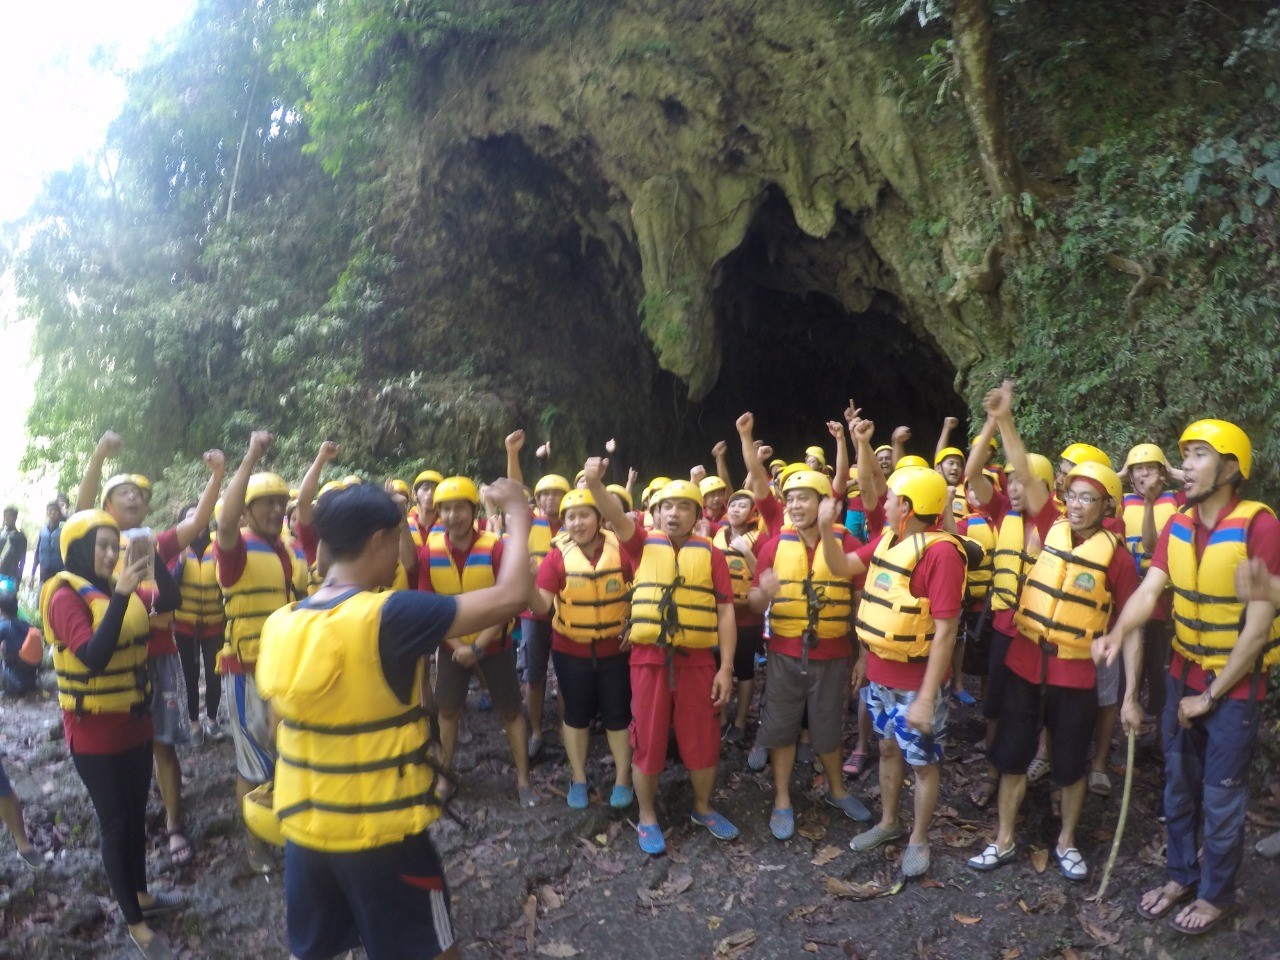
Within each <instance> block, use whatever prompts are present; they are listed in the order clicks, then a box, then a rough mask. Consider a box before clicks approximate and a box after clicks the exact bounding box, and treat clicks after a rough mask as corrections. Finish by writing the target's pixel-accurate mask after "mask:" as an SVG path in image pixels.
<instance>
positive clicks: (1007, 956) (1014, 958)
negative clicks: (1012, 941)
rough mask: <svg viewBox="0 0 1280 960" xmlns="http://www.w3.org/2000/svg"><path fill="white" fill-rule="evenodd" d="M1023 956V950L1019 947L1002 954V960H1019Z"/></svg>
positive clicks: (1011, 948)
mask: <svg viewBox="0 0 1280 960" xmlns="http://www.w3.org/2000/svg"><path fill="white" fill-rule="evenodd" d="M1020 956H1022V950H1020V949H1019V948H1018V947H1009V948H1008V949H1007V950H1005V951H1004V953H1002V954H1000V960H1018V958H1019V957H1020Z"/></svg>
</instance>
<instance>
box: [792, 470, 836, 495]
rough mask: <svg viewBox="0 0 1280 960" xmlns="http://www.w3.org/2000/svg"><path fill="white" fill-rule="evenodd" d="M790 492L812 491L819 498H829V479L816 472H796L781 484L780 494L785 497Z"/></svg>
mask: <svg viewBox="0 0 1280 960" xmlns="http://www.w3.org/2000/svg"><path fill="white" fill-rule="evenodd" d="M792 490H812V491H813V492H814V493H816V494H817V495H818V496H819V497H829V496H831V479H830V478H829V477H828V476H827V475H826V474H825V473H820V472H819V471H817V470H809V469H807V468H806V469H804V470H797V471H795V472H794V473H793V474H791V475H790V476H789V477H787V479H786V481H785V482H784V483H783V484H782V493H783V495H784V496H785V495H786V494H788V493H790V492H791V491H792Z"/></svg>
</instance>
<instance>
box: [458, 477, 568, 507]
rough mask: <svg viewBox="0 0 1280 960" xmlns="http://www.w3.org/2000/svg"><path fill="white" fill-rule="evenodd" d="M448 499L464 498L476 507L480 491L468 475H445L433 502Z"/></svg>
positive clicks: (478, 503)
mask: <svg viewBox="0 0 1280 960" xmlns="http://www.w3.org/2000/svg"><path fill="white" fill-rule="evenodd" d="M561 479H563V478H561ZM450 500H465V501H467V503H470V504H472V505H474V506H477V507H478V506H480V491H479V490H477V489H476V485H475V484H474V483H473V482H472V481H471V479H470V478H469V477H446V478H445V479H443V480H441V481H440V483H439V485H438V486H437V487H436V496H435V504H436V506H439V505H440V504H442V503H447V502H449V501H450Z"/></svg>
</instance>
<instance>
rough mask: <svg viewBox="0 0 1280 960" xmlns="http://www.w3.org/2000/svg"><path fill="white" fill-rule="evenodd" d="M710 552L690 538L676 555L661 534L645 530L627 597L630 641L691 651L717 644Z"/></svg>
mask: <svg viewBox="0 0 1280 960" xmlns="http://www.w3.org/2000/svg"><path fill="white" fill-rule="evenodd" d="M713 549H714V547H712V545H711V541H710V540H707V539H705V538H703V537H698V536H691V537H690V538H689V539H688V540H686V541H685V543H684V546H683V547H681V548H680V551H679V553H677V552H676V550H675V548H674V547H673V546H672V545H671V540H670V538H668V537H667V535H666V534H665V533H663V532H662V531H660V530H651V531H650V532H649V535H648V536H647V537H646V538H645V541H644V553H643V554H642V555H641V557H640V568H639V569H638V570H637V571H636V580H635V584H634V585H633V590H632V594H631V619H630V620H629V621H628V623H629V624H630V625H631V633H630V638H631V642H632V643H657V644H669V645H670V646H672V647H687V648H691V649H709V648H711V647H715V646H718V645H719V643H720V634H719V629H718V626H719V616H718V612H717V610H716V596H715V590H714V588H713V587H712V584H711V551H712V550H713Z"/></svg>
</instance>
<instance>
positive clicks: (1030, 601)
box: [1014, 519, 1120, 660]
mask: <svg viewBox="0 0 1280 960" xmlns="http://www.w3.org/2000/svg"><path fill="white" fill-rule="evenodd" d="M1119 547H1120V538H1119V537H1117V536H1116V535H1115V534H1114V533H1112V532H1111V531H1110V530H1104V529H1099V530H1098V531H1097V532H1096V533H1094V534H1093V535H1092V536H1090V537H1089V538H1088V539H1087V540H1085V541H1084V542H1083V543H1080V544H1075V545H1073V542H1072V534H1071V524H1070V523H1068V522H1067V521H1066V520H1065V519H1064V520H1056V521H1054V524H1053V526H1052V527H1050V528H1049V534H1048V536H1046V537H1045V540H1044V547H1043V549H1041V551H1040V555H1039V556H1038V557H1037V558H1036V562H1035V565H1034V566H1032V568H1031V571H1030V572H1029V573H1028V574H1027V578H1026V582H1025V583H1024V585H1023V588H1022V596H1021V599H1020V600H1019V602H1018V609H1017V612H1016V613H1015V614H1014V622H1015V623H1016V624H1017V625H1018V630H1019V631H1020V632H1021V633H1022V635H1023V636H1025V637H1027V638H1028V639H1030V640H1034V641H1035V642H1036V643H1038V644H1040V646H1042V647H1045V648H1046V649H1048V650H1049V652H1050V653H1053V654H1054V655H1055V656H1057V657H1059V658H1060V659H1063V660H1088V659H1089V658H1090V657H1091V656H1092V651H1091V645H1092V643H1093V641H1094V639H1095V638H1097V637H1100V636H1102V635H1103V634H1104V633H1106V632H1107V627H1108V625H1109V624H1110V622H1111V611H1112V609H1113V606H1114V601H1113V598H1112V596H1111V591H1110V590H1109V589H1108V587H1107V568H1108V567H1109V566H1110V565H1111V559H1112V557H1114V556H1115V553H1116V550H1117V549H1119Z"/></svg>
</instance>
